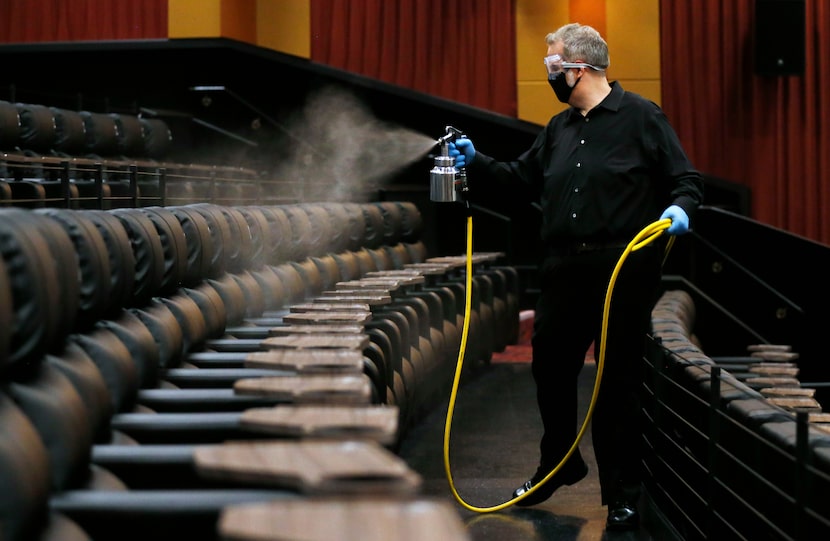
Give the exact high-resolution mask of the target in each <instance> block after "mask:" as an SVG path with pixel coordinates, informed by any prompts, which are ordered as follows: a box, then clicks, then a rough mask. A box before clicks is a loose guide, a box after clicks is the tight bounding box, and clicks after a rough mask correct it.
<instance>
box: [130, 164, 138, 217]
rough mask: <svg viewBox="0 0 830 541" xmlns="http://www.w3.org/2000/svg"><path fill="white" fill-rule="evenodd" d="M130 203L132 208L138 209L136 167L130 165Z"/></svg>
mask: <svg viewBox="0 0 830 541" xmlns="http://www.w3.org/2000/svg"><path fill="white" fill-rule="evenodd" d="M130 202H131V203H132V206H133V208H138V166H137V165H136V164H134V163H131V164H130Z"/></svg>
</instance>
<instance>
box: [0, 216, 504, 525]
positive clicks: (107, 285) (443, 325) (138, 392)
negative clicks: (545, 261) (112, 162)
mask: <svg viewBox="0 0 830 541" xmlns="http://www.w3.org/2000/svg"><path fill="white" fill-rule="evenodd" d="M422 225H423V224H422V222H421V216H420V213H419V212H418V210H417V208H416V207H415V206H414V205H412V204H411V203H407V202H378V203H366V204H357V203H316V204H312V203H303V204H293V205H276V206H238V207H231V206H221V205H214V204H193V205H181V206H169V207H160V206H159V207H146V208H123V209H114V210H108V211H107V210H68V209H58V208H39V209H34V210H30V209H22V208H8V209H0V253H2V259H0V373H1V374H2V381H3V391H2V394H0V419H2V420H0V423H2V426H3V431H2V432H0V484H1V485H2V486H3V487H4V490H3V491H2V494H0V538H2V539H4V540H13V541H14V540H23V539H27V540H28V539H70V540H71V539H95V540H104V539H145V538H148V537H153V538H155V539H175V538H179V537H181V536H182V535H189V536H192V537H194V538H202V539H215V538H219V537H223V538H239V537H240V536H244V535H252V534H250V533H249V534H245V533H244V531H245V530H246V528H248V529H250V528H253V527H254V521H253V519H252V518H251V517H256V516H259V517H260V519H259V520H258V521H256V524H258V527H259V528H260V530H259V532H260V535H262V530H261V528H262V527H263V526H262V524H263V523H265V524H267V523H269V522H268V517H273V516H282V517H284V519H285V520H284V521H283V522H282V523H274V522H273V521H270V525H271V526H270V527H271V528H275V529H276V531H280V530H281V528H284V529H285V530H286V531H287V530H289V529H290V524H291V523H292V520H293V521H294V522H296V519H297V517H298V516H301V517H317V518H316V519H315V520H316V522H318V523H320V524H325V523H327V522H329V521H328V520H327V519H326V518H325V517H327V516H328V517H330V516H341V517H342V516H354V517H356V518H357V517H361V516H364V515H361V514H360V513H359V512H357V511H356V509H363V508H364V507H366V508H368V509H376V510H377V512H378V516H379V517H381V516H390V513H392V514H393V515H396V516H399V517H406V516H410V515H411V516H412V517H418V518H413V519H412V524H411V526H410V528H418V527H422V528H426V529H425V530H424V531H432V530H431V529H430V528H432V527H434V523H432V522H431V521H437V522H438V523H440V524H442V525H443V530H444V537H442V538H443V539H465V534H464V532H463V528H462V527H460V525H459V524H458V523H457V518H458V517H456V516H455V515H454V513H452V512H449V511H451V510H448V509H447V507H446V506H445V505H442V504H441V503H442V502H432V501H426V500H423V499H421V498H418V497H417V494H418V489H419V482H420V480H419V478H418V476H417V475H416V474H415V473H414V472H412V471H410V470H409V469H408V468H407V467H406V466H405V464H403V463H402V462H400V460H399V459H397V457H396V456H395V454H394V450H395V449H396V446H397V444H398V443H399V442H400V439H401V438H402V437H403V435H404V434H405V432H406V431H407V430H408V428H410V427H411V426H412V425H413V424H414V423H416V422H417V421H418V419H419V418H420V417H421V416H423V415H424V414H426V413H427V412H428V411H429V410H430V409H431V408H433V407H434V406H435V405H437V404H438V403H439V402H440V401H441V400H442V399H443V398H445V393H446V392H447V391H448V389H449V387H450V385H451V379H452V374H453V370H454V369H455V361H456V357H457V355H458V351H459V341H460V333H461V329H462V327H463V317H464V307H465V306H464V299H465V290H464V287H463V284H464V283H465V276H464V272H465V260H464V258H463V257H438V258H430V257H428V255H427V254H426V251H425V248H424V245H423V244H422V243H421V242H420V240H419V239H418V238H419V235H420V232H421V229H422ZM499 260H500V254H476V258H475V266H474V269H475V270H474V275H473V277H472V279H473V284H474V285H473V289H472V291H471V293H472V299H473V301H472V302H473V307H472V311H471V314H470V339H469V345H468V348H467V351H466V354H467V360H468V361H470V362H487V361H488V360H489V357H490V356H491V355H492V353H493V352H495V351H499V350H501V349H503V348H504V347H506V345H507V344H509V343H512V342H514V341H515V340H516V339H517V337H518V302H517V293H518V284H517V283H516V275H515V272H514V271H513V269H511V268H510V267H506V266H503V265H500V264H499ZM344 494H347V495H350V498H349V499H347V500H344V499H343V498H342V496H343V495H344ZM444 503H445V502H444ZM263 506H265V507H263ZM344 506H345V507H344ZM413 506H414V507H413ZM386 507H391V509H388V510H386V511H384V509H385V508H386ZM365 512H367V511H364V513H365ZM338 513H339V515H338ZM332 514H334V515H332ZM402 520H403V518H402ZM263 521H264V522H263ZM378 521H379V522H378V523H373V522H371V521H366V520H354V521H353V523H350V524H349V526H348V527H349V528H354V529H355V531H356V532H359V531H361V530H360V529H361V528H367V527H368V528H371V527H373V526H374V527H378V526H382V527H385V528H387V530H386V531H392V530H390V529H389V528H390V526H394V525H390V524H387V523H384V522H383V520H382V519H381V518H379V519H378ZM419 523H420V524H419ZM305 524H306V528H308V526H307V525H308V522H307V521H306V522H305ZM392 529H394V528H392ZM312 530H314V528H308V530H307V531H306V534H308V535H307V536H306V538H308V539H315V538H316V537H314V536H312V535H311V532H312ZM240 532H243V533H240ZM282 533H285V532H284V531H283V532H282ZM320 535H321V536H322V535H325V533H324V532H323V531H321V532H320ZM390 535H391V534H390ZM265 538H267V537H265ZM273 538H278V537H276V535H275V536H274V537H273ZM320 538H321V539H322V538H325V537H320ZM329 538H330V537H329ZM389 539H394V537H389Z"/></svg>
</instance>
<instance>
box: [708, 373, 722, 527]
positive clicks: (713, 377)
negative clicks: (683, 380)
mask: <svg viewBox="0 0 830 541" xmlns="http://www.w3.org/2000/svg"><path fill="white" fill-rule="evenodd" d="M720 373H721V369H720V367H719V366H712V370H711V372H710V374H709V375H710V378H709V381H710V385H709V446H708V456H707V460H706V462H707V467H706V471H707V479H706V482H707V487H706V488H707V490H706V509H707V514H706V537H707V538H708V539H714V538H715V532H716V531H717V527H716V518H715V515H716V513H717V509H716V494H717V491H718V487H717V483H718V470H717V468H718V445H720V432H721V420H720V411H719V409H720V383H721V382H720Z"/></svg>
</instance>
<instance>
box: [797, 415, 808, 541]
mask: <svg viewBox="0 0 830 541" xmlns="http://www.w3.org/2000/svg"><path fill="white" fill-rule="evenodd" d="M807 421H808V414H807V411H806V410H804V409H800V410H797V411H796V413H795V494H794V501H795V509H794V512H793V538H795V539H807V533H806V531H805V527H804V519H805V518H806V516H807V511H806V499H807V483H809V482H810V476H809V472H808V471H807V466H808V464H809V462H810V444H809V430H810V426H809V423H808V422H807Z"/></svg>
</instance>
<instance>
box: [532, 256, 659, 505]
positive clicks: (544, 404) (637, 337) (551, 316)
mask: <svg viewBox="0 0 830 541" xmlns="http://www.w3.org/2000/svg"><path fill="white" fill-rule="evenodd" d="M622 252H623V249H622V248H618V249H600V250H595V251H589V252H583V253H572V254H564V255H562V254H554V255H550V256H548V257H546V258H545V260H544V261H543V263H542V265H541V268H540V279H541V294H540V297H539V300H538V303H537V307H536V315H535V320H534V329H533V339H532V345H533V363H532V369H533V377H534V381H535V383H536V391H537V402H538V405H539V411H540V414H541V417H542V424H543V427H544V435H543V436H542V441H541V444H540V451H541V458H540V464H541V465H542V466H543V467H548V468H551V469H552V468H554V467H555V466H556V465H557V464H559V462H560V461H561V459H562V458H563V457H564V456H565V454H566V453H567V451H568V450H569V449H570V447H571V446H572V445H573V443H574V441H575V439H576V435H577V431H578V428H579V418H581V416H580V412H579V411H578V403H577V378H578V376H579V373H580V371H581V369H582V366H583V364H584V360H585V355H586V353H587V351H588V349H589V348H590V346H591V343H594V344H595V350H594V355H595V358H596V359H597V361H599V358H600V336H601V326H602V320H603V307H604V304H605V296H606V291H607V290H608V286H609V282H610V279H611V275H612V273H613V271H614V268H615V267H616V265H617V263H618V261H619V259H620V256H621V255H622ZM662 258H663V250H662V249H661V247H659V246H658V245H657V244H656V243H654V244H652V245H649V246H646V247H644V248H641V249H639V250H637V251H634V252H630V253H629V255H628V256H627V258H626V259H625V261H624V263H623V265H622V267H621V268H620V271H619V273H618V276H617V278H616V281H615V285H614V288H613V292H612V297H611V304H610V312H609V320H608V326H607V338H606V347H605V362H604V371H603V376H602V380H601V384H600V391H599V396H598V399H597V403H596V406H595V409H594V412H593V416H592V420H591V430H592V432H591V434H592V437H593V445H594V453H595V456H596V459H597V465H598V469H599V479H600V487H601V492H602V503H603V505H607V504H610V503H613V502H615V501H619V500H621V499H625V500H627V501H629V502H632V503H636V501H637V498H638V496H639V487H640V480H641V473H640V469H641V463H640V446H641V435H640V423H639V421H640V415H641V412H640V406H639V400H638V396H639V394H640V392H641V391H640V385H641V377H640V374H641V362H642V361H641V359H642V357H643V355H644V348H645V339H646V333H648V332H649V330H650V326H651V310H652V308H653V306H654V303H655V301H656V296H657V293H658V291H659V287H660V272H661V264H662ZM584 413H586V412H582V414H583V415H584ZM580 460H582V457H581V455H580V454H579V450H578V449H577V450H576V451H575V452H574V454H573V455H572V456H571V460H570V461H569V464H573V462H574V461H575V462H578V461H580ZM567 468H568V465H567V464H566V465H565V466H563V469H565V470H567Z"/></svg>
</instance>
